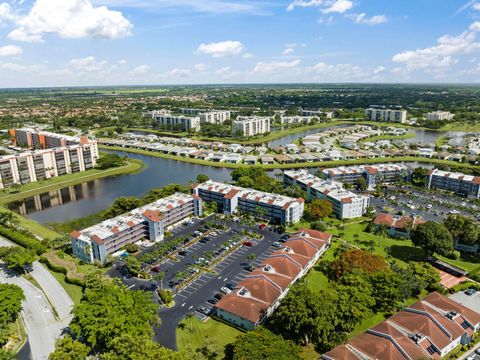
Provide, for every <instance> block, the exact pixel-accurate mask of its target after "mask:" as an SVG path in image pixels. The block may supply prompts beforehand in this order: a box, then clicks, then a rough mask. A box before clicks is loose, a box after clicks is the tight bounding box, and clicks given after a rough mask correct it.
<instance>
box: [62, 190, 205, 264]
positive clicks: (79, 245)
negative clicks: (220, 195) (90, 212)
mask: <svg viewBox="0 0 480 360" xmlns="http://www.w3.org/2000/svg"><path fill="white" fill-rule="evenodd" d="M202 211H203V202H202V199H200V198H199V197H198V196H195V195H187V194H182V193H176V194H174V195H172V196H168V197H166V198H163V199H160V200H157V201H155V202H153V203H151V204H148V205H145V206H143V207H140V208H137V209H135V210H132V211H130V212H129V213H127V214H123V215H120V216H117V217H115V218H113V219H109V220H106V221H104V222H102V223H100V224H97V225H95V226H92V227H89V228H88V229H85V230H82V231H72V233H71V234H70V237H71V240H72V250H73V254H74V255H75V256H76V257H77V258H79V259H81V260H82V261H85V262H88V263H93V262H94V261H99V262H104V261H105V260H106V258H107V255H109V254H112V253H115V252H117V251H119V250H120V249H122V248H123V247H125V246H126V245H128V244H131V243H135V242H137V241H141V240H143V239H148V240H150V241H151V242H158V241H161V240H163V238H164V234H165V231H166V230H167V229H168V228H169V227H171V226H173V225H175V224H177V223H178V222H180V221H182V220H184V219H186V218H189V217H191V216H193V215H197V216H200V215H202Z"/></svg>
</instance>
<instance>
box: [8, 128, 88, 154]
mask: <svg viewBox="0 0 480 360" xmlns="http://www.w3.org/2000/svg"><path fill="white" fill-rule="evenodd" d="M8 132H9V134H10V136H11V137H12V140H13V144H14V145H15V146H19V147H23V148H29V149H35V150H42V149H53V148H59V147H65V146H69V145H77V144H88V143H90V142H92V141H91V140H89V139H88V137H86V136H80V137H76V136H69V135H64V134H56V133H52V132H49V131H37V130H34V129H28V128H23V129H10V130H9V131H8ZM93 142H94V141H93Z"/></svg>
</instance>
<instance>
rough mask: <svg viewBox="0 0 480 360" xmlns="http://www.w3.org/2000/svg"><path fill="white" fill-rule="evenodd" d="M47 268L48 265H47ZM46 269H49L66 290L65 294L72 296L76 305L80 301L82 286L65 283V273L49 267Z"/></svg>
mask: <svg viewBox="0 0 480 360" xmlns="http://www.w3.org/2000/svg"><path fill="white" fill-rule="evenodd" d="M47 269H48V267H47ZM48 271H50V273H51V274H52V275H53V277H55V279H57V281H58V282H59V284H60V285H62V287H63V288H64V289H65V291H66V292H67V294H68V295H69V296H70V297H71V298H72V300H73V302H74V304H75V305H78V304H79V303H80V300H81V299H82V294H83V293H82V288H81V287H80V286H78V285H73V284H69V283H67V282H66V281H65V275H64V274H62V273H57V272H54V271H52V270H50V269H48Z"/></svg>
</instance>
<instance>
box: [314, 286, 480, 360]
mask: <svg viewBox="0 0 480 360" xmlns="http://www.w3.org/2000/svg"><path fill="white" fill-rule="evenodd" d="M479 327H480V313H478V312H476V311H474V310H472V309H470V308H469V307H467V306H464V305H462V304H460V303H459V302H457V301H455V300H454V299H453V298H448V297H446V296H444V295H441V294H439V293H437V292H433V293H431V294H429V295H427V296H426V297H425V298H423V299H422V300H420V301H417V302H416V303H415V304H413V305H410V306H409V307H407V308H406V309H405V310H403V311H401V312H399V313H397V314H395V315H393V316H391V317H389V318H388V319H387V320H386V321H384V322H382V323H380V324H379V325H376V326H374V327H372V328H371V329H368V330H367V332H365V333H363V334H361V335H358V336H355V337H354V338H352V339H350V340H349V341H348V343H346V344H343V345H339V346H337V347H336V348H335V349H333V350H331V351H329V352H327V353H326V354H323V355H322V359H324V360H344V359H398V360H402V359H404V360H412V359H440V358H444V357H445V356H447V354H449V353H450V352H451V351H452V350H453V349H455V348H456V347H458V346H460V345H467V344H469V343H470V342H472V340H473V335H474V333H475V332H476V331H478V329H479Z"/></svg>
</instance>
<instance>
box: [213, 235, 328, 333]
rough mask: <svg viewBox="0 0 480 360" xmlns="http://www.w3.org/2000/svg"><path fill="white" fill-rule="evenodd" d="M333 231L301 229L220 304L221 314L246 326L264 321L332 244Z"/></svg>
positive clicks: (249, 326) (252, 327) (256, 324)
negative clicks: (331, 232)
mask: <svg viewBox="0 0 480 360" xmlns="http://www.w3.org/2000/svg"><path fill="white" fill-rule="evenodd" d="M331 238H332V235H330V234H327V233H322V232H319V231H315V230H300V231H299V232H297V233H296V234H293V235H292V237H291V238H290V239H288V240H287V241H286V242H285V243H284V244H283V247H282V248H280V249H279V250H277V251H275V252H274V253H272V255H270V256H269V257H268V258H267V259H265V260H264V261H263V262H262V263H261V265H259V266H258V267H257V268H256V269H255V270H254V271H252V272H251V273H250V274H249V275H248V276H247V278H245V279H244V280H243V281H241V282H240V283H238V285H237V286H236V288H235V289H234V290H233V291H232V292H231V293H229V294H227V295H226V296H225V297H223V298H222V299H221V300H220V301H219V302H218V303H217V304H216V305H215V307H216V310H217V316H218V317H219V318H221V319H223V320H225V321H228V322H230V323H232V324H234V325H236V326H240V327H241V328H243V329H246V330H253V329H254V328H255V327H257V326H258V325H260V324H262V323H264V322H265V321H266V319H267V318H268V317H269V316H270V315H271V314H272V313H273V312H274V311H275V309H276V308H277V307H278V306H279V305H280V303H281V301H282V299H283V298H284V297H285V296H286V295H287V293H288V291H289V289H290V286H291V285H292V284H294V283H295V282H296V281H297V280H298V279H300V278H301V277H303V276H304V275H305V274H306V273H307V272H308V271H309V270H310V269H311V268H312V267H313V266H314V265H315V264H316V262H317V261H318V259H319V258H320V256H321V255H322V254H323V253H324V252H325V250H326V249H327V248H328V247H329V246H330V242H331Z"/></svg>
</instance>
